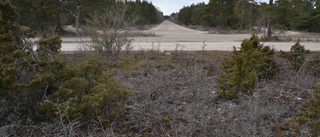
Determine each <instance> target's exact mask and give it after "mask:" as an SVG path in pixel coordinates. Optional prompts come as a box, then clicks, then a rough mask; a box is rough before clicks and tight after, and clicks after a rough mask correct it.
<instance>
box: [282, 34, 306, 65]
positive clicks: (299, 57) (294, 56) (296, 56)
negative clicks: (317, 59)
mask: <svg viewBox="0 0 320 137" xmlns="http://www.w3.org/2000/svg"><path fill="white" fill-rule="evenodd" d="M309 53H310V50H306V49H305V48H304V46H302V45H300V40H299V39H298V41H297V42H296V43H295V44H294V45H293V46H292V47H291V49H290V51H289V52H284V51H280V55H279V56H280V57H282V58H285V59H288V60H289V61H290V62H291V64H292V65H293V68H294V69H295V70H299V69H300V67H301V66H302V65H303V64H304V62H305V57H306V55H307V54H309Z"/></svg>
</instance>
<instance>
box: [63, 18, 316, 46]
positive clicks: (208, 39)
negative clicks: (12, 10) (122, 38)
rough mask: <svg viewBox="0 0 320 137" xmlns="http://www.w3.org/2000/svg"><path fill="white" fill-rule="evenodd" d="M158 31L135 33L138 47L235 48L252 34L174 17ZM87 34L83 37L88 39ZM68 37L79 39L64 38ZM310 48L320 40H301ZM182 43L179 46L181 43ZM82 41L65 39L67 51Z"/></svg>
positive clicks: (278, 44)
mask: <svg viewBox="0 0 320 137" xmlns="http://www.w3.org/2000/svg"><path fill="white" fill-rule="evenodd" d="M148 32H154V33H155V34H156V37H134V38H133V39H134V42H133V49H134V50H141V49H144V50H148V49H159V50H175V49H176V48H177V47H178V48H177V49H178V50H181V49H182V50H202V48H203V46H204V45H205V50H226V51H229V50H233V48H232V47H233V46H236V47H239V46H240V44H241V41H242V40H243V39H248V38H250V36H251V34H209V33H208V32H206V31H197V30H192V29H189V28H185V27H182V26H179V25H177V24H175V23H172V22H170V21H164V22H163V23H162V24H160V25H158V26H157V27H155V28H153V29H150V30H148ZM86 39H87V38H84V39H82V40H86ZM63 40H64V41H77V40H74V39H70V38H69V39H68V38H64V39H63ZM293 44H294V42H267V43H265V45H268V46H271V47H273V48H275V49H276V50H284V51H288V50H290V47H291V46H292V45H293ZM301 44H302V45H304V46H305V47H306V48H307V49H310V50H313V51H320V43H319V42H318V43H316V42H301ZM177 45H178V46H177ZM77 47H79V44H78V43H64V44H63V46H62V50H63V51H72V50H76V49H77Z"/></svg>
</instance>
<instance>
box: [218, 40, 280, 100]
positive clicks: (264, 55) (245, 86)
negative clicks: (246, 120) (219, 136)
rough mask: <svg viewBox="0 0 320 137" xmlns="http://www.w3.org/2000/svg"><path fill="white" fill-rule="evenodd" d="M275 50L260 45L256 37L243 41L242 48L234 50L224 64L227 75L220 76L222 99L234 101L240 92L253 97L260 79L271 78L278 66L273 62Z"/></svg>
mask: <svg viewBox="0 0 320 137" xmlns="http://www.w3.org/2000/svg"><path fill="white" fill-rule="evenodd" d="M273 54H274V50H273V49H270V47H268V46H263V45H262V44H260V43H259V39H258V37H257V36H256V35H252V37H251V38H250V39H249V40H248V39H245V40H243V42H242V44H241V48H240V50H239V51H237V50H236V49H235V48H234V51H233V52H232V56H231V58H230V59H227V60H226V61H225V62H223V68H224V69H225V71H226V73H225V74H223V75H220V76H219V79H218V83H219V86H220V89H221V90H222V92H220V93H219V96H220V97H221V98H226V99H233V98H236V97H237V94H238V92H242V93H244V94H248V95H251V94H253V90H254V88H255V85H256V84H257V82H258V81H259V80H260V79H263V78H270V77H272V76H273V75H274V74H275V73H276V72H277V71H278V66H277V65H276V63H275V61H274V60H273V58H272V57H273Z"/></svg>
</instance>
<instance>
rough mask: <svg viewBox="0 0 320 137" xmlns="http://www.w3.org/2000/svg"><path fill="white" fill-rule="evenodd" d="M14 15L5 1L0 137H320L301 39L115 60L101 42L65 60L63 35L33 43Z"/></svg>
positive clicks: (129, 54) (315, 76)
mask: <svg viewBox="0 0 320 137" xmlns="http://www.w3.org/2000/svg"><path fill="white" fill-rule="evenodd" d="M17 17H18V14H17V12H16V11H15V8H14V7H13V6H12V5H11V4H10V2H9V1H5V2H4V1H0V45H1V46H0V47H1V52H0V102H1V103H0V135H1V136H227V137H230V136H261V137H265V136H318V135H319V132H320V129H319V123H320V122H319V117H320V114H319V106H320V103H319V102H320V101H319V99H320V97H319V89H320V88H319V85H317V83H318V81H319V72H320V71H319V70H320V69H319V68H320V67H319V66H320V65H319V62H320V59H319V52H313V51H308V50H307V49H304V47H303V45H300V44H299V41H298V42H297V43H296V44H295V45H293V47H292V50H291V51H290V52H278V51H274V50H273V49H271V48H269V47H268V46H267V45H262V44H261V43H260V42H259V39H258V38H257V37H256V35H253V36H252V37H251V38H249V39H246V40H243V42H242V45H241V48H240V49H239V50H237V49H234V51H232V52H224V51H205V50H202V51H180V50H178V49H177V50H175V51H159V50H157V49H154V50H148V51H146V50H139V51H131V50H130V49H128V50H120V51H117V50H116V49H113V48H111V51H112V52H117V53H118V54H117V56H116V58H110V56H109V55H108V54H109V53H108V50H106V49H107V48H108V47H105V46H108V45H103V44H102V45H100V46H101V48H102V50H101V51H99V50H84V51H77V52H74V53H73V54H67V53H62V52H61V51H60V48H61V39H60V37H59V36H50V35H45V34H44V35H43V36H42V38H41V39H40V40H39V41H37V42H35V43H32V42H30V41H29V40H28V39H27V38H28V37H30V36H34V35H35V32H33V31H31V29H28V28H27V27H20V26H19V24H18V23H17V22H16V20H17ZM95 34H101V33H95ZM104 36H105V37H104V38H106V39H100V38H97V39H98V40H104V41H103V42H102V43H105V41H109V40H114V39H109V38H112V37H111V36H109V35H104ZM120 38H121V40H123V41H121V42H123V43H126V44H130V42H129V41H126V40H127V39H126V37H121V36H120ZM116 41H117V40H116ZM96 42H100V41H96ZM111 43H112V42H111ZM93 44H94V43H93ZM34 46H37V48H36V50H34V49H35V47H34ZM120 46H121V45H120ZM298 49H299V50H298ZM307 53H308V54H307ZM112 55H113V53H112ZM292 57H293V58H292ZM297 68H298V69H297Z"/></svg>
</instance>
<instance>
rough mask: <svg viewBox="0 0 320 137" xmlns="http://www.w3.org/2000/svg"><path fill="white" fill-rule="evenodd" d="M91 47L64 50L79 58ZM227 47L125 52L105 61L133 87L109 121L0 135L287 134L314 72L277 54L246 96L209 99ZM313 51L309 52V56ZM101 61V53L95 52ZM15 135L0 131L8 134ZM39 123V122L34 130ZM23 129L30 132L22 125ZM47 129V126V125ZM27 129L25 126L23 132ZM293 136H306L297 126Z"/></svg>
mask: <svg viewBox="0 0 320 137" xmlns="http://www.w3.org/2000/svg"><path fill="white" fill-rule="evenodd" d="M89 54H91V53H84V52H77V53H75V54H64V55H63V56H64V57H65V58H68V59H69V60H71V61H81V60H82V59H84V58H87V57H89V56H90V55H89ZM230 54H231V52H227V51H171V52H169V51H165V52H160V51H157V50H152V51H125V52H122V53H121V54H120V56H119V58H120V59H119V60H118V61H117V62H116V63H112V64H109V66H106V67H107V68H109V69H112V70H115V71H117V72H118V75H117V77H118V79H119V80H120V81H121V83H122V85H123V86H124V87H125V88H127V89H129V90H131V91H133V92H134V95H133V96H132V98H131V99H130V101H128V103H127V112H126V113H124V114H123V115H119V116H116V119H115V120H114V121H109V122H105V121H99V119H98V120H93V121H89V122H87V123H81V124H78V123H71V124H69V125H60V126H59V127H54V126H53V125H52V124H46V125H32V123H30V125H32V126H29V125H28V126H27V125H24V124H19V123H17V126H16V127H1V128H0V134H2V135H44V136H199V137H200V136H226V137H231V136H254V137H258V136H261V137H266V136H278V135H279V133H280V131H281V133H285V134H286V135H288V136H290V135H292V133H291V132H289V131H287V130H286V129H285V128H283V127H282V124H283V123H285V122H287V121H289V120H292V119H294V118H295V117H296V116H298V115H299V108H300V106H306V105H308V100H309V99H311V98H312V91H313V89H314V88H315V84H316V81H317V78H316V77H314V76H313V75H310V74H308V73H307V72H306V71H304V70H302V71H301V72H299V73H297V72H296V71H294V70H293V69H291V66H290V63H289V62H287V61H285V60H283V59H281V58H277V57H276V60H277V61H278V63H279V64H280V65H281V68H282V70H281V71H280V72H279V73H278V75H277V76H276V77H274V78H273V79H266V80H263V81H260V82H259V84H258V86H257V87H256V89H255V93H254V95H253V96H246V95H240V97H239V98H238V99H236V100H231V101H230V100H221V99H217V98H216V97H217V93H218V92H219V88H218V85H217V78H218V76H219V75H220V74H222V73H224V71H223V69H222V64H221V61H223V60H224V59H225V58H228V57H229V56H230ZM316 55H318V53H313V54H312V55H310V56H316ZM101 59H103V58H102V57H101ZM18 127H19V129H20V130H19V132H21V134H4V133H13V132H16V131H17V130H14V129H18ZM40 127H41V128H40ZM30 129H31V130H30ZM50 129H51V130H50ZM31 131H32V132H31ZM302 131H303V133H301V134H300V136H308V135H310V134H309V130H308V129H307V128H305V129H304V130H302Z"/></svg>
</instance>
